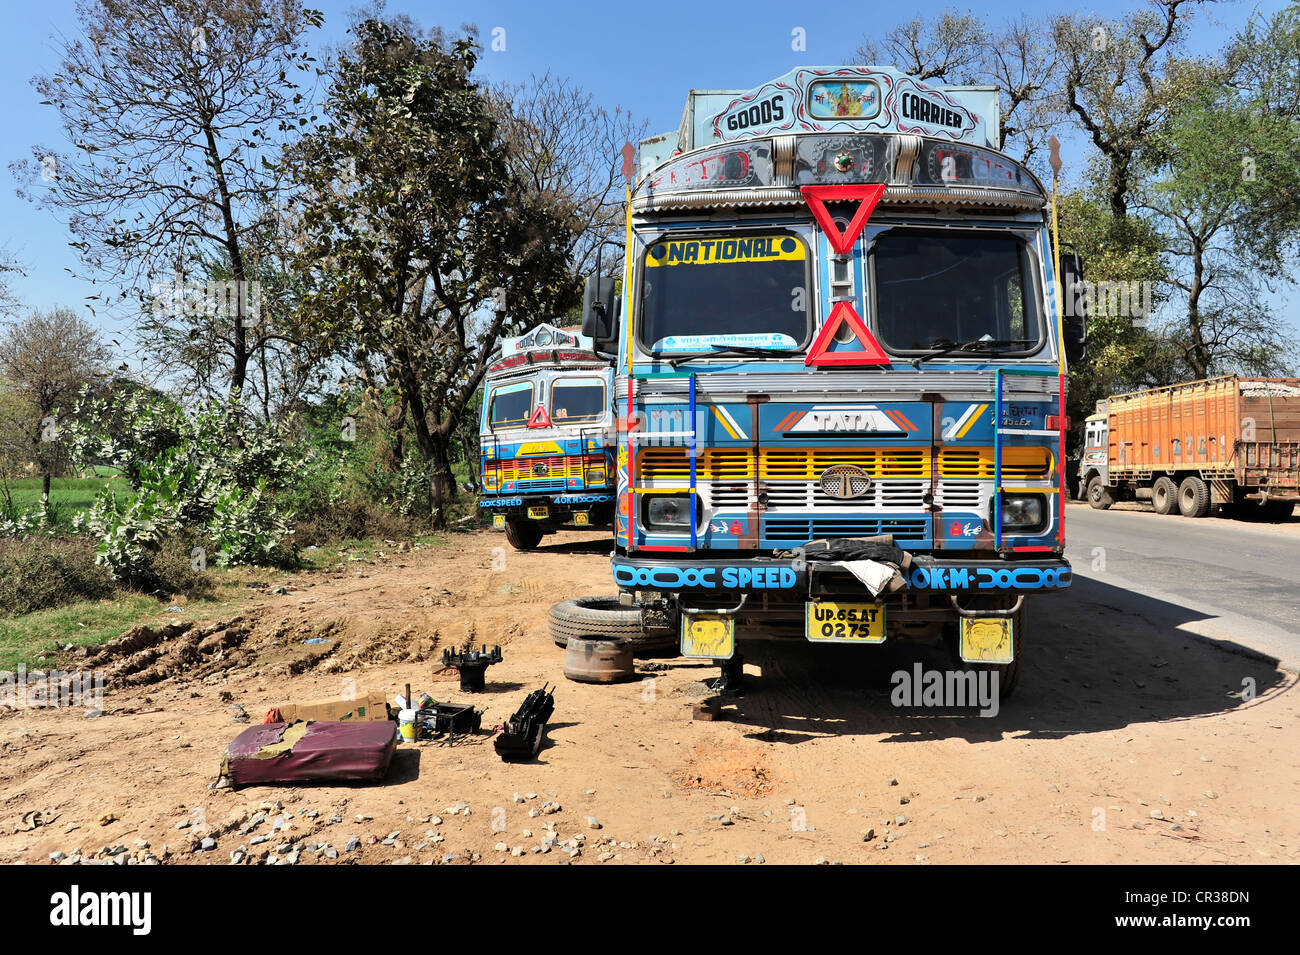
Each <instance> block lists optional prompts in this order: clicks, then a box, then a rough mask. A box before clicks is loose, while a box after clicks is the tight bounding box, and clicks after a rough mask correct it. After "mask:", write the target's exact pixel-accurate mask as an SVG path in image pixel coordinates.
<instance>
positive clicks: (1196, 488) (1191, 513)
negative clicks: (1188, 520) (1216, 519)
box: [1178, 474, 1210, 517]
mask: <svg viewBox="0 0 1300 955" xmlns="http://www.w3.org/2000/svg"><path fill="white" fill-rule="evenodd" d="M1178 512H1179V513H1180V514H1182V515H1183V517H1204V516H1205V515H1206V514H1208V513H1210V486H1209V485H1208V484H1206V483H1205V482H1204V481H1202V480H1201V479H1200V478H1198V477H1197V476H1196V475H1194V474H1193V475H1191V476H1190V477H1186V478H1183V483H1182V484H1181V485H1180V486H1179V488H1178Z"/></svg>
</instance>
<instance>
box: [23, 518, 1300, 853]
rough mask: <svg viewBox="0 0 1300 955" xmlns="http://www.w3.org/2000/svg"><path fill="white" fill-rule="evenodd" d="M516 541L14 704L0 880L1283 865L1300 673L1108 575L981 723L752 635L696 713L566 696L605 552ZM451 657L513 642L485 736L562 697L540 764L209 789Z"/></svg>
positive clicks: (1060, 608)
mask: <svg viewBox="0 0 1300 955" xmlns="http://www.w3.org/2000/svg"><path fill="white" fill-rule="evenodd" d="M505 546H506V545H505V543H504V540H503V538H502V536H500V535H498V534H493V533H491V532H481V533H475V534H470V535H465V536H461V537H457V538H455V539H454V540H453V542H452V543H451V544H450V545H448V546H443V547H437V548H431V549H418V548H417V549H412V550H408V551H405V552H400V553H390V554H388V555H387V556H386V557H384V558H382V559H380V560H379V561H378V562H377V563H375V564H366V565H358V566H357V567H356V568H352V569H349V570H348V571H347V572H344V573H338V574H318V575H303V576H299V577H297V578H295V580H294V581H292V582H291V583H290V584H289V585H288V588H287V589H288V592H287V593H284V594H269V593H268V594H264V595H262V596H259V597H258V598H257V599H256V600H255V601H254V602H253V603H252V604H250V606H249V608H248V609H247V610H246V611H245V612H244V613H243V614H241V616H240V617H239V618H238V619H235V620H227V621H214V622H211V623H210V624H206V625H202V624H200V625H191V624H189V623H187V622H185V621H179V620H178V624H177V625H176V626H175V627H173V628H171V629H169V630H168V631H165V632H163V633H161V634H152V635H151V634H144V635H139V634H137V635H135V636H134V637H133V639H132V643H131V645H130V646H122V647H120V648H118V649H117V650H116V651H113V650H109V651H106V652H103V653H101V654H99V655H97V656H94V657H91V658H90V659H89V660H87V661H83V664H82V665H87V666H95V667H99V668H102V669H104V670H105V671H106V672H107V673H108V674H109V677H110V682H109V687H108V689H107V691H106V694H105V700H104V709H105V711H106V712H105V715H103V716H99V717H97V718H87V716H86V715H85V711H84V710H82V709H71V708H65V709H39V710H34V709H23V710H15V709H4V710H0V862H10V863H11V862H16V861H24V862H31V863H45V864H48V863H49V861H50V857H51V854H52V853H53V854H57V853H64V854H65V855H66V856H67V858H66V859H64V860H63V861H64V862H65V863H67V862H72V861H77V860H82V861H91V860H94V861H100V862H104V861H108V860H112V861H117V862H120V861H122V860H123V859H124V858H126V859H138V860H140V861H146V862H147V861H153V860H154V859H158V860H161V861H164V862H167V863H191V864H229V863H230V862H231V861H232V856H233V858H235V859H238V860H240V862H241V864H246V865H247V864H251V863H254V862H257V861H262V860H265V859H267V858H268V857H270V856H274V857H275V859H276V860H279V861H286V860H287V861H294V862H296V863H297V864H329V863H390V862H409V863H412V864H416V863H425V862H435V863H440V864H441V863H451V864H464V863H467V862H478V863H479V864H498V863H527V864H555V863H557V862H561V863H567V862H573V863H576V864H601V863H607V864H612V863H627V862H653V863H674V862H676V863H688V864H689V863H728V864H731V863H739V862H748V863H749V864H755V863H758V862H760V861H762V862H766V863H769V864H777V863H794V864H808V863H813V862H818V861H827V862H844V863H868V864H877V865H879V864H899V863H901V864H917V863H926V862H930V863H967V862H977V863H979V862H1030V863H1079V862H1084V863H1130V862H1154V863H1240V862H1297V861H1300V816H1298V815H1297V812H1296V807H1297V806H1300V745H1297V743H1298V742H1300V734H1298V733H1297V726H1298V725H1300V723H1298V721H1297V700H1298V699H1300V694H1297V693H1294V692H1288V691H1289V690H1291V688H1292V687H1293V686H1294V683H1295V676H1294V675H1293V674H1289V673H1286V672H1283V671H1280V670H1276V669H1274V668H1273V667H1272V666H1270V665H1269V664H1267V663H1265V662H1262V661H1260V660H1258V659H1255V658H1252V657H1251V656H1249V655H1246V654H1239V653H1233V652H1229V651H1228V650H1225V649H1224V648H1222V647H1220V646H1215V645H1211V644H1209V643H1205V642H1201V641H1199V640H1197V639H1195V638H1193V637H1191V636H1188V635H1187V634H1185V633H1182V632H1179V631H1178V630H1177V629H1176V627H1177V623H1178V620H1179V615H1178V614H1179V609H1178V608H1174V607H1169V606H1166V605H1161V606H1152V607H1151V608H1149V610H1148V611H1146V612H1144V613H1143V614H1142V615H1141V617H1134V616H1131V615H1126V614H1121V613H1119V612H1118V611H1117V610H1114V609H1112V608H1110V607H1108V606H1107V602H1106V597H1105V594H1104V592H1099V591H1098V590H1097V588H1096V585H1092V587H1090V588H1089V587H1077V588H1073V589H1072V591H1071V592H1070V593H1069V594H1068V595H1063V596H1057V597H1043V598H1040V602H1039V603H1038V604H1037V605H1035V606H1034V607H1033V608H1032V609H1031V627H1032V630H1031V637H1030V640H1029V642H1028V643H1027V649H1026V655H1025V658H1024V659H1025V670H1024V672H1023V675H1022V679H1021V683H1020V686H1019V689H1018V690H1017V692H1016V695H1015V696H1014V697H1013V698H1012V699H1011V700H1008V701H1007V702H1006V703H1005V704H1003V706H1002V707H1001V709H1000V711H999V713H998V714H997V715H996V716H994V717H991V718H984V717H980V716H978V715H974V714H973V713H971V712H970V711H961V712H957V711H946V710H934V709H922V708H897V707H894V706H893V705H891V701H890V695H891V689H892V685H891V677H890V675H891V674H892V673H893V672H894V671H896V670H899V669H910V668H911V666H912V664H913V662H914V661H916V660H921V661H922V662H925V663H926V664H927V665H929V666H936V667H937V666H943V665H945V662H946V657H944V656H942V655H941V654H940V652H939V651H938V650H937V648H935V649H931V648H927V647H923V646H921V647H918V646H916V645H910V644H909V645H903V644H900V645H885V646H882V647H814V646H809V645H806V644H803V643H800V642H786V643H777V642H769V643H760V644H754V645H751V646H749V647H745V646H744V645H742V649H744V650H745V653H746V664H747V665H746V673H747V681H748V685H747V689H746V693H745V695H744V696H743V697H742V698H741V699H740V700H739V701H738V702H737V703H736V704H734V705H732V706H730V707H728V708H727V709H726V710H725V711H724V713H725V718H724V719H722V720H719V721H714V722H705V721H695V720H693V719H692V709H693V705H694V704H695V703H696V702H698V700H699V698H700V697H701V696H703V695H705V693H706V691H705V689H704V688H703V686H702V685H701V683H700V682H699V681H700V680H702V679H704V678H706V677H709V676H713V675H715V674H716V672H717V671H716V669H715V668H713V667H711V666H708V665H707V664H704V663H698V662H692V661H686V660H683V659H668V660H663V661H643V662H642V663H641V664H640V665H639V666H638V673H639V674H640V679H638V680H637V681H635V682H630V683H624V684H619V685H614V686H591V685H581V684H577V683H572V682H569V681H566V680H565V679H564V678H563V676H562V673H561V667H562V664H563V651H562V650H560V649H558V648H557V647H556V646H555V645H554V644H553V643H552V642H551V641H550V639H549V637H548V635H547V632H546V615H547V610H548V608H549V606H550V605H551V604H552V603H553V602H555V601H557V600H559V599H562V598H564V597H569V596H577V595H583V594H598V593H609V592H612V590H613V588H612V586H611V581H610V573H609V561H608V552H609V544H608V539H607V538H606V537H605V536H604V535H603V534H601V533H598V532H588V533H582V532H577V531H569V532H563V533H561V534H560V535H559V536H558V537H549V538H547V539H546V542H545V544H544V546H542V547H540V548H539V549H538V550H536V551H534V552H531V553H523V554H521V553H516V552H514V551H512V550H502V549H501V548H504V547H505ZM317 636H318V637H322V638H323V639H325V640H326V641H329V642H326V643H317V644H311V645H305V644H303V643H302V641H303V640H304V639H307V638H309V637H317ZM468 640H472V641H473V642H475V643H482V642H486V643H488V644H493V643H499V644H501V646H502V650H503V653H504V661H503V662H502V663H500V664H498V665H496V666H494V667H492V668H491V669H490V670H489V671H488V687H487V692H486V693H484V694H482V695H481V696H478V697H477V698H474V699H473V702H474V703H475V704H476V705H478V706H480V707H482V708H483V709H484V710H485V716H484V720H483V722H484V726H485V727H491V726H493V725H494V724H497V723H500V722H501V721H502V720H504V719H505V718H506V717H507V716H508V715H509V714H510V713H511V712H512V711H513V710H514V709H515V708H516V707H517V706H518V704H519V702H520V701H521V700H522V699H523V697H524V695H525V693H526V692H528V691H529V690H531V689H533V688H535V687H537V686H540V685H541V684H542V683H544V682H548V681H549V682H550V683H552V684H558V688H557V689H556V695H555V700H556V709H555V715H554V717H553V719H552V722H551V724H550V728H549V732H548V743H547V745H546V746H545V748H544V749H543V751H542V753H541V755H540V757H539V759H538V761H537V762H534V763H524V764H505V763H502V762H501V760H500V759H499V758H498V757H497V756H496V753H495V751H494V750H493V748H492V744H491V740H490V738H489V736H488V735H487V734H486V733H485V734H482V735H480V736H478V737H474V738H466V739H462V740H460V741H458V742H455V743H454V744H446V743H436V742H428V743H420V744H415V745H411V744H404V745H401V746H399V747H398V753H397V756H396V757H395V760H394V764H393V767H392V769H391V771H390V773H389V775H388V778H387V779H386V780H385V781H384V782H383V783H381V784H374V785H348V786H296V787H293V786H276V787H250V788H245V789H239V790H231V789H222V790H211V789H209V788H208V786H209V784H210V783H211V782H212V781H213V780H214V779H215V778H216V776H217V772H218V769H219V766H220V761H221V755H222V752H223V750H224V748H225V746H226V744H227V743H228V742H229V740H231V739H232V738H234V736H236V735H237V734H238V733H239V732H241V731H242V730H243V729H244V728H245V726H244V725H241V724H238V723H235V722H233V721H232V719H233V716H234V715H235V711H234V710H233V709H232V708H233V707H234V706H236V705H238V706H242V707H243V708H244V709H245V710H246V711H247V713H248V715H249V716H250V717H251V719H252V721H253V722H254V723H257V722H260V721H261V719H262V717H263V715H264V713H265V712H266V711H267V709H268V708H270V707H272V706H276V705H278V704H281V703H285V702H289V701H294V700H310V699H320V698H324V697H336V696H338V695H339V694H341V693H342V692H343V691H344V689H345V688H347V687H351V688H353V689H355V690H357V692H359V693H363V692H368V691H375V690H382V691H384V692H385V693H387V694H388V695H389V696H390V697H391V696H392V695H393V694H394V693H396V692H400V691H401V688H402V687H403V686H404V684H406V683H410V684H411V686H412V687H413V688H414V689H415V690H416V691H417V692H418V691H428V692H429V693H430V694H432V695H433V696H434V697H435V698H438V699H443V700H447V699H450V700H456V701H461V700H468V699H470V698H469V696H468V695H467V694H463V693H461V692H460V690H459V688H458V686H457V684H456V674H455V673H454V671H451V672H446V671H443V670H442V668H441V653H442V649H443V648H444V647H446V646H449V645H452V644H464V643H465V642H466V641H468ZM347 681H352V682H351V683H349V682H347ZM1243 687H1245V688H1246V690H1245V692H1244V693H1243ZM557 806H558V809H557V808H556V807H557ZM281 816H283V817H285V819H286V821H285V823H283V824H282V828H280V830H279V831H278V832H272V828H273V824H274V819H275V818H277V817H281ZM262 817H264V819H263V818H262ZM336 820H337V821H336ZM597 826H598V827H599V828H597ZM548 832H553V833H554V836H553V837H551V836H548ZM868 833H870V836H869V838H867V834H868ZM353 836H356V837H357V840H356V841H357V842H358V843H359V847H358V848H356V849H354V850H353V851H347V845H348V844H349V842H350V841H351V839H352V837H353ZM203 838H208V839H211V840H214V841H215V847H213V848H212V849H210V850H209V851H204V850H203V849H202V848H201V847H200V846H201V844H200V839H203ZM552 838H554V839H555V840H556V842H555V845H554V847H551V846H550V840H551V839H552ZM254 840H257V841H254ZM575 840H576V841H575ZM544 842H545V843H546V844H547V849H546V851H539V850H540V849H541V848H542V847H543V843H544ZM575 848H576V849H578V852H577V853H573V851H572V850H573V849H575ZM295 850H296V851H295ZM114 852H116V853H117V855H116V856H114V855H113V853H114ZM241 853H242V854H241Z"/></svg>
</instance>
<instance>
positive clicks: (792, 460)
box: [636, 447, 1052, 481]
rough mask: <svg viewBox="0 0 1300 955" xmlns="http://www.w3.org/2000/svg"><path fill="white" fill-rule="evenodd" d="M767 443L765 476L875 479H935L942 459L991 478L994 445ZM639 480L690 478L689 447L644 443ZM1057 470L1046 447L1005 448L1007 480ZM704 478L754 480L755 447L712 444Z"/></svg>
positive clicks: (762, 456)
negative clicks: (847, 467) (834, 473)
mask: <svg viewBox="0 0 1300 955" xmlns="http://www.w3.org/2000/svg"><path fill="white" fill-rule="evenodd" d="M934 451H935V449H933V448H929V447H923V448H763V449H761V450H760V452H759V475H760V476H761V477H762V478H763V479H764V480H805V481H812V480H816V479H818V478H819V477H821V474H822V472H823V471H825V470H826V469H827V468H830V467H834V466H835V465H838V464H852V465H856V466H857V467H860V468H862V470H864V471H866V472H867V474H869V475H870V476H871V477H873V478H922V479H929V478H930V476H931V474H932V473H933V471H932V469H933V467H934V466H935V463H934V462H935V459H936V458H937V466H938V469H939V477H941V478H968V479H976V480H991V479H992V478H993V449H992V448H952V447H948V448H940V449H938V453H937V455H936V454H935V453H934ZM636 467H637V476H638V479H645V480H647V481H689V480H690V476H691V466H690V459H689V458H688V457H687V452H686V449H685V448H643V449H641V450H640V451H639V452H638V453H637V465H636ZM1051 473H1052V453H1051V450H1050V449H1048V448H1043V447H1015V448H1004V449H1003V452H1002V476H1003V478H1005V479H1007V480H1012V481H1020V480H1045V479H1046V478H1048V477H1049V476H1050V475H1051ZM695 477H696V480H699V481H748V480H752V479H753V477H754V457H753V452H752V451H750V450H749V449H747V448H712V449H709V450H706V451H704V452H703V453H702V454H700V456H699V457H698V459H697V460H696V464H695Z"/></svg>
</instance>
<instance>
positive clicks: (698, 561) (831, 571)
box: [612, 554, 1071, 601]
mask: <svg viewBox="0 0 1300 955" xmlns="http://www.w3.org/2000/svg"><path fill="white" fill-rule="evenodd" d="M612 564H613V570H614V582H615V583H617V584H618V586H619V587H620V588H622V589H624V590H649V591H663V592H666V593H678V592H686V593H698V594H710V595H717V596H724V595H732V594H735V595H740V594H755V595H756V594H767V595H770V596H774V597H783V598H786V599H789V600H792V601H794V600H804V599H806V598H808V597H809V596H816V595H818V594H820V593H825V592H826V589H827V588H828V587H834V583H835V581H842V582H843V587H844V590H845V592H848V593H856V592H858V591H860V590H862V589H863V588H862V585H861V584H859V583H858V582H857V580H856V578H853V577H852V575H851V574H849V573H848V572H847V571H846V570H844V569H843V568H840V567H838V565H837V564H836V562H834V561H804V560H801V559H798V558H779V557H755V558H752V559H749V560H743V561H741V560H736V559H734V558H731V559H726V558H718V559H710V558H701V557H698V556H697V557H692V558H690V559H684V558H671V557H653V558H650V557H629V556H627V555H624V554H615V555H614V556H613V558H612ZM903 576H904V577H905V578H906V580H907V587H906V588H904V592H911V593H914V594H989V595H998V596H1011V595H1017V594H1036V593H1050V592H1052V591H1057V590H1064V589H1065V588H1066V587H1069V586H1070V578H1071V569H1070V562H1069V561H1067V560H1065V559H1064V558H1063V557H1044V558H1035V559H1032V560H998V559H996V558H994V559H986V560H979V559H960V558H958V559H936V558H934V557H930V556H928V555H913V557H912V565H911V567H909V568H908V569H907V570H906V571H905V572H904V574H903Z"/></svg>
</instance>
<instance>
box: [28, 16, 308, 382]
mask: <svg viewBox="0 0 1300 955" xmlns="http://www.w3.org/2000/svg"><path fill="white" fill-rule="evenodd" d="M78 10H79V15H80V18H81V23H82V27H83V29H84V32H85V36H84V38H81V39H74V40H70V41H61V42H60V43H59V53H60V56H61V60H62V62H61V63H60V66H59V69H58V71H57V72H55V73H53V74H51V75H49V76H39V77H37V78H36V79H35V80H33V83H34V85H35V86H36V89H37V90H38V91H39V92H40V94H41V96H42V98H43V99H44V101H45V102H46V103H48V104H50V105H52V106H54V107H55V108H56V109H57V110H58V111H59V113H60V116H61V119H62V124H63V129H64V134H65V136H66V138H67V140H68V142H69V143H70V144H71V147H72V152H70V153H68V152H59V151H57V150H52V149H47V148H44V147H39V146H38V147H37V148H35V149H34V150H33V156H34V158H33V159H31V160H26V161H23V162H21V163H16V164H15V168H14V171H15V174H16V175H17V176H18V177H19V178H20V180H21V181H23V182H25V187H24V190H23V191H24V193H25V194H26V195H27V196H28V197H30V198H32V199H34V200H35V201H37V202H39V203H41V204H42V205H44V206H46V207H49V208H51V209H53V210H54V211H56V212H57V213H59V214H61V215H63V216H64V217H65V218H66V220H67V224H68V227H69V229H70V230H71V232H72V235H73V242H72V245H73V246H74V247H75V248H77V249H78V251H79V252H80V253H81V256H82V260H83V262H84V263H85V265H86V267H87V268H88V270H89V272H90V274H91V276H92V277H96V276H98V277H101V278H103V277H107V278H108V279H109V281H111V282H113V283H121V284H123V285H124V286H125V287H124V288H123V289H122V291H121V296H122V297H124V298H125V297H128V296H129V297H133V298H135V299H136V300H137V301H138V302H139V303H140V305H141V306H142V307H144V308H146V309H148V310H150V311H153V312H155V313H156V314H161V315H162V316H163V317H170V318H179V317H181V316H183V315H184V314H185V313H184V311H182V312H180V313H179V314H178V312H177V311H176V308H177V307H178V306H177V303H180V302H184V300H185V297H186V294H187V292H189V291H190V290H189V289H188V280H187V279H186V273H187V270H189V269H190V268H191V267H192V266H193V264H194V262H195V261H196V260H199V259H202V258H203V257H204V256H205V255H206V256H208V257H209V258H210V259H215V260H218V261H220V262H221V264H222V266H223V267H224V268H225V269H226V270H227V271H228V274H229V276H230V281H231V282H233V283H235V284H234V286H232V287H229V288H226V287H223V288H221V289H219V290H217V291H218V294H216V295H213V296H210V298H213V299H215V298H218V297H220V298H221V299H222V300H223V303H222V306H221V307H219V306H218V305H217V304H216V303H215V302H212V301H209V302H208V303H206V304H200V305H198V306H194V304H193V301H192V297H191V301H190V304H189V305H185V306H184V307H185V308H193V307H198V308H209V309H210V310H212V311H216V312H220V313H221V320H220V321H218V322H216V323H214V325H213V327H212V328H211V329H210V333H211V334H212V336H213V338H214V340H215V341H217V342H219V343H220V346H221V355H220V357H221V361H222V367H221V369H220V372H221V376H222V377H223V378H224V379H225V384H226V385H227V388H228V391H229V393H230V394H231V395H232V396H237V395H238V394H239V393H240V391H241V390H242V389H243V387H244V384H245V381H246V379H247V375H248V368H249V364H250V362H252V361H253V360H254V358H255V356H256V355H257V354H258V353H259V352H260V351H261V350H263V349H265V348H266V347H268V343H269V342H270V341H272V340H273V333H270V332H268V331H267V329H266V328H265V326H263V325H261V324H257V323H256V322H254V321H250V314H249V307H248V301H249V299H250V298H251V297H253V296H255V295H256V294H257V292H256V290H255V289H250V288H249V286H248V285H247V284H245V283H247V282H248V281H249V280H250V279H252V274H251V273H252V267H251V264H250V262H249V235H250V232H251V230H253V229H255V228H256V224H257V217H258V216H259V215H260V214H261V212H262V210H263V209H264V208H266V206H268V205H270V204H271V203H272V201H273V197H274V195H275V194H276V192H277V191H278V189H279V187H280V183H279V182H278V180H277V176H276V174H275V172H274V171H273V168H272V167H271V166H269V165H268V163H267V161H266V160H267V159H268V158H270V157H274V155H275V154H276V153H277V152H278V149H279V143H280V141H281V140H282V139H283V138H284V137H285V136H288V135H291V134H292V133H293V132H294V131H295V130H296V129H298V127H299V126H301V125H304V124H306V123H307V122H308V116H307V110H306V98H305V97H304V95H303V93H302V91H301V90H300V89H299V88H298V86H297V85H296V83H295V82H294V80H293V79H292V78H291V76H292V75H293V74H295V73H296V72H297V71H298V70H300V69H304V68H307V67H310V66H311V64H312V62H313V61H312V59H311V57H310V56H309V55H308V53H307V52H306V50H305V48H304V44H303V37H304V34H305V33H306V32H307V30H308V29H309V28H310V27H312V26H319V24H320V23H321V15H320V14H319V13H318V12H316V11H313V10H307V9H304V8H303V7H302V5H301V3H299V2H298V0H83V2H82V3H81V4H80V6H79V8H78ZM173 276H175V280H176V281H175V283H174V284H173V285H172V286H171V287H170V288H169V287H168V284H167V283H168V282H169V281H170V280H171V279H172V277H173ZM97 297H98V296H97ZM230 299H233V302H234V307H233V309H232V308H229V307H228V306H226V305H225V302H226V301H229V300H230ZM227 313H228V314H227Z"/></svg>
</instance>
